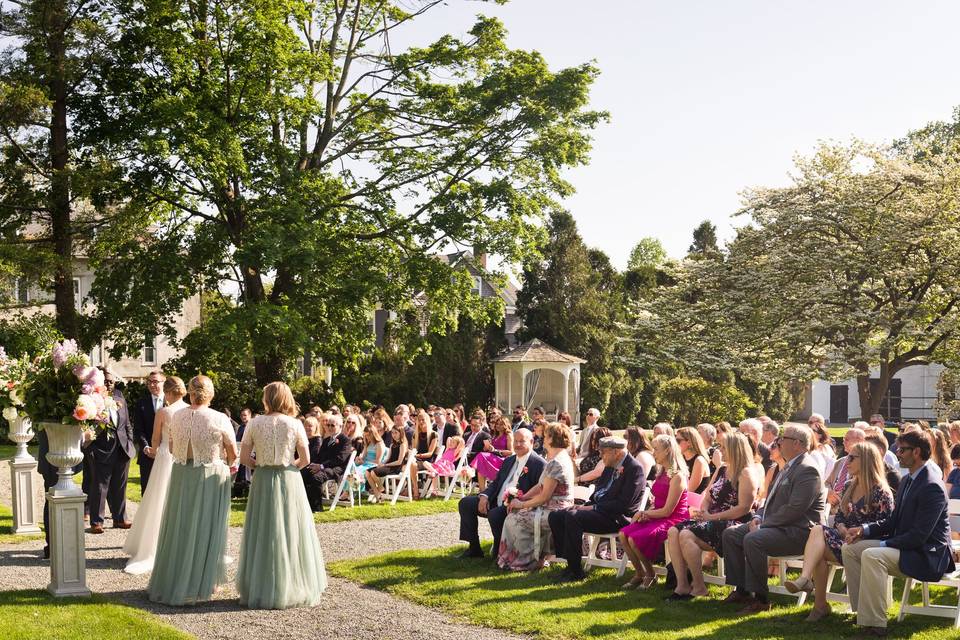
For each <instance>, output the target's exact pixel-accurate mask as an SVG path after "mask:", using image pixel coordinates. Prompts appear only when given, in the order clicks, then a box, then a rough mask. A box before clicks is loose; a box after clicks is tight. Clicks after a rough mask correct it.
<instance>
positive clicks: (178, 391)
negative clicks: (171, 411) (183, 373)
mask: <svg viewBox="0 0 960 640" xmlns="http://www.w3.org/2000/svg"><path fill="white" fill-rule="evenodd" d="M163 392H164V393H172V394H174V395H175V396H177V397H178V398H182V397H183V396H185V395H187V387H186V386H185V385H184V384H183V380H181V379H180V378H178V377H177V376H170V377H169V378H167V379H166V380H164V381H163Z"/></svg>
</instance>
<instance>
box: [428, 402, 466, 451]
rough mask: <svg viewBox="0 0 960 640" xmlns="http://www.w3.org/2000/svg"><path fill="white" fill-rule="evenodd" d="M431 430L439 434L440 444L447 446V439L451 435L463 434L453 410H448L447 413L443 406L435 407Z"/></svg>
mask: <svg viewBox="0 0 960 640" xmlns="http://www.w3.org/2000/svg"><path fill="white" fill-rule="evenodd" d="M433 430H434V431H436V432H437V434H439V436H440V444H442V445H443V446H447V440H449V439H450V438H452V437H453V436H461V435H463V433H462V432H461V431H460V425H459V424H458V423H457V421H456V417H455V415H454V413H453V410H450V412H449V414H448V413H447V411H445V410H444V409H443V407H437V408H436V409H434V411H433Z"/></svg>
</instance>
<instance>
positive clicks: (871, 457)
mask: <svg viewBox="0 0 960 640" xmlns="http://www.w3.org/2000/svg"><path fill="white" fill-rule="evenodd" d="M850 454H851V455H853V456H859V459H860V473H859V474H857V476H856V477H855V478H854V480H853V482H850V483H849V484H848V485H847V488H846V490H845V491H844V492H843V495H842V496H840V504H839V505H838V508H839V509H840V510H849V505H850V502H851V499H852V498H853V490H854V489H855V488H856V487H858V486H861V487H863V504H864V505H866V507H867V513H872V512H873V510H874V509H875V508H876V505H875V504H873V503H872V502H871V497H872V496H873V493H874V488H876V487H879V488H880V489H881V490H882V491H885V492H887V493H890V485H888V484H887V474H886V472H885V469H884V466H883V456H881V455H880V450H879V449H877V448H876V447H875V446H873V445H872V444H870V443H869V442H858V443H857V444H855V445H853V451H851V452H850Z"/></svg>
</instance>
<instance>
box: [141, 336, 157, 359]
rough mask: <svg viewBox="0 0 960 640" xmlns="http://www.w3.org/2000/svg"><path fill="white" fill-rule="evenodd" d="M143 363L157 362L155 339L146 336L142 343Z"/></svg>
mask: <svg viewBox="0 0 960 640" xmlns="http://www.w3.org/2000/svg"><path fill="white" fill-rule="evenodd" d="M143 364H152V365H155V364H157V339H156V338H148V339H147V341H146V342H145V343H144V345H143Z"/></svg>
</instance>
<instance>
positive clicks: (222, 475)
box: [147, 462, 230, 606]
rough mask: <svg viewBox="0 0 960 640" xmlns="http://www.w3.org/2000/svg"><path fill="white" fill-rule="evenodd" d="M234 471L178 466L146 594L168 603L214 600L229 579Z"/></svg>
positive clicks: (207, 466)
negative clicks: (227, 560)
mask: <svg viewBox="0 0 960 640" xmlns="http://www.w3.org/2000/svg"><path fill="white" fill-rule="evenodd" d="M229 517H230V470H229V469H228V468H227V467H226V466H224V465H223V464H212V465H206V466H199V467H195V466H193V463H192V462H188V463H187V464H174V465H173V470H172V471H171V473H170V488H169V489H168V491H167V502H166V504H165V505H164V508H163V519H162V520H161V522H160V535H159V538H158V540H157V555H156V560H155V561H154V564H153V574H152V575H151V576H150V586H149V587H148V589H147V594H148V596H149V597H150V600H151V601H153V602H160V603H163V604H168V605H174V606H179V605H185V604H194V603H197V602H203V601H204V600H209V599H210V596H211V595H213V592H214V590H216V588H217V585H219V584H222V583H223V582H225V581H226V565H225V562H224V557H223V554H224V551H226V548H227V529H228V526H229Z"/></svg>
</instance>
